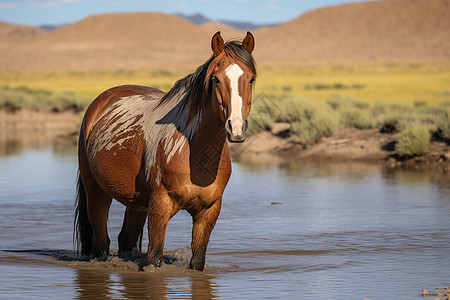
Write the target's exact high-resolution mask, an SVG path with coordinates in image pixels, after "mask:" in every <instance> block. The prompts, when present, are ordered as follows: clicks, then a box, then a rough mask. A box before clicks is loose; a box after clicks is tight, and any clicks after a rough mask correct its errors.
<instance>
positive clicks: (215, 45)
mask: <svg viewBox="0 0 450 300" xmlns="http://www.w3.org/2000/svg"><path fill="white" fill-rule="evenodd" d="M223 45H224V43H223V39H222V37H221V36H220V31H217V32H216V33H215V34H214V35H213V37H212V40H211V49H212V51H213V52H214V57H216V56H217V55H219V54H220V53H222V51H223Z"/></svg>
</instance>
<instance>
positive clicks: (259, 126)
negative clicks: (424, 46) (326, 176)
mask: <svg viewBox="0 0 450 300" xmlns="http://www.w3.org/2000/svg"><path fill="white" fill-rule="evenodd" d="M194 69H195V66H193V68H192V69H183V68H181V69H170V70H163V69H156V70H138V71H127V70H118V71H110V72H100V71H99V72H61V73H41V74H40V73H0V87H1V88H0V108H3V109H8V110H17V109H21V108H23V107H33V106H42V105H44V106H51V107H53V109H54V110H55V111H63V110H67V109H73V110H76V111H80V110H83V109H85V108H86V107H87V105H88V104H89V103H90V102H91V101H92V100H93V99H94V98H95V97H96V96H97V95H99V94H100V93H101V92H103V91H104V90H106V89H108V88H111V87H113V86H117V85H122V84H137V85H147V86H153V87H156V88H159V89H161V90H163V91H168V90H169V89H170V88H171V87H172V86H173V84H174V83H175V82H176V81H177V80H178V79H180V78H182V77H184V76H185V75H187V74H188V73H190V72H192V71H193V70H194ZM274 122H289V123H291V125H292V132H293V133H294V134H296V135H297V136H298V137H299V139H300V141H301V142H302V143H304V144H309V143H314V142H316V141H317V140H319V139H320V138H321V137H323V136H327V135H330V134H332V132H333V131H334V130H335V129H336V128H338V127H352V128H360V129H366V128H377V129H380V130H382V131H386V132H403V131H405V130H407V129H408V128H411V127H413V126H415V125H417V124H419V125H424V126H428V127H429V128H432V129H433V134H434V136H437V137H438V138H441V139H443V140H446V141H450V65H440V66H438V65H389V66H388V65H385V66H360V67H355V66H347V67H345V66H342V67H290V66H289V67H281V66H276V67H273V66H272V67H271V66H263V67H260V68H259V70H258V79H257V84H256V87H255V90H254V101H253V105H252V113H251V114H250V118H249V126H250V128H251V130H252V131H253V132H257V131H261V130H268V129H270V128H271V126H272V125H273V123H274Z"/></svg>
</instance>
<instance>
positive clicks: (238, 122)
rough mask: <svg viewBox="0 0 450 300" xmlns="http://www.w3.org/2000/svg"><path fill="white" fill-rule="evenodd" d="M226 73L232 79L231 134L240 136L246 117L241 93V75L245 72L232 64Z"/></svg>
mask: <svg viewBox="0 0 450 300" xmlns="http://www.w3.org/2000/svg"><path fill="white" fill-rule="evenodd" d="M225 74H226V75H227V76H228V78H229V79H230V94H231V113H230V116H229V117H228V120H227V123H228V121H231V124H232V128H230V129H231V131H232V132H230V134H231V135H234V136H240V135H242V134H243V132H242V125H244V119H243V118H242V97H241V96H240V95H239V85H238V83H239V77H241V75H242V74H244V72H243V71H242V69H241V68H240V67H239V66H238V65H236V64H231V65H230V66H229V67H228V68H226V70H225Z"/></svg>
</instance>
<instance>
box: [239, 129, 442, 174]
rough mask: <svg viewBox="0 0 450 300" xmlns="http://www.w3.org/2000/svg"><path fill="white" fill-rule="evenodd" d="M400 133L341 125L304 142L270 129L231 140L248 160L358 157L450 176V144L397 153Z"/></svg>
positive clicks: (354, 159)
mask: <svg viewBox="0 0 450 300" xmlns="http://www.w3.org/2000/svg"><path fill="white" fill-rule="evenodd" d="M397 138H398V134H388V133H380V132H379V130H377V129H368V130H359V129H354V128H344V129H339V130H337V131H335V132H334V133H333V135H332V136H330V137H326V138H322V139H321V140H320V141H319V142H318V143H315V144H313V145H308V146H304V145H302V144H300V143H299V142H298V140H297V139H296V138H295V137H292V136H288V137H280V136H276V135H274V134H272V133H271V132H268V131H267V132H261V133H258V134H255V135H253V136H250V137H249V138H248V139H247V140H246V141H245V142H244V143H242V144H230V149H231V153H232V156H233V158H235V159H237V160H241V161H249V162H276V161H280V162H282V161H286V160H293V159H300V160H302V159H304V160H306V159H308V160H325V161H326V160H328V161H359V162H370V163H380V164H386V165H387V166H389V167H393V168H394V167H399V166H406V167H411V168H415V169H424V170H425V169H434V170H436V171H441V172H443V173H447V174H449V176H450V172H449V171H450V145H448V144H446V143H445V142H441V141H432V142H431V143H430V146H429V149H428V151H427V153H426V154H424V155H422V156H417V157H399V156H398V155H397V154H396V153H395V144H396V142H397Z"/></svg>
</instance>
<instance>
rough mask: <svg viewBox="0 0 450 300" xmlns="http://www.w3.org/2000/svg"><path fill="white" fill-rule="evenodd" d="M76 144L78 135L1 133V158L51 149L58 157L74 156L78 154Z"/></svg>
mask: <svg viewBox="0 0 450 300" xmlns="http://www.w3.org/2000/svg"><path fill="white" fill-rule="evenodd" d="M76 144H77V134H76V133H73V134H61V133H58V132H54V133H51V132H50V133H48V132H39V131H38V132H21V133H17V132H0V157H7V156H12V155H21V154H23V153H24V151H25V150H29V149H47V148H49V147H51V148H52V152H53V153H54V154H56V155H62V156H73V155H74V154H75V153H76V147H75V146H76Z"/></svg>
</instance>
